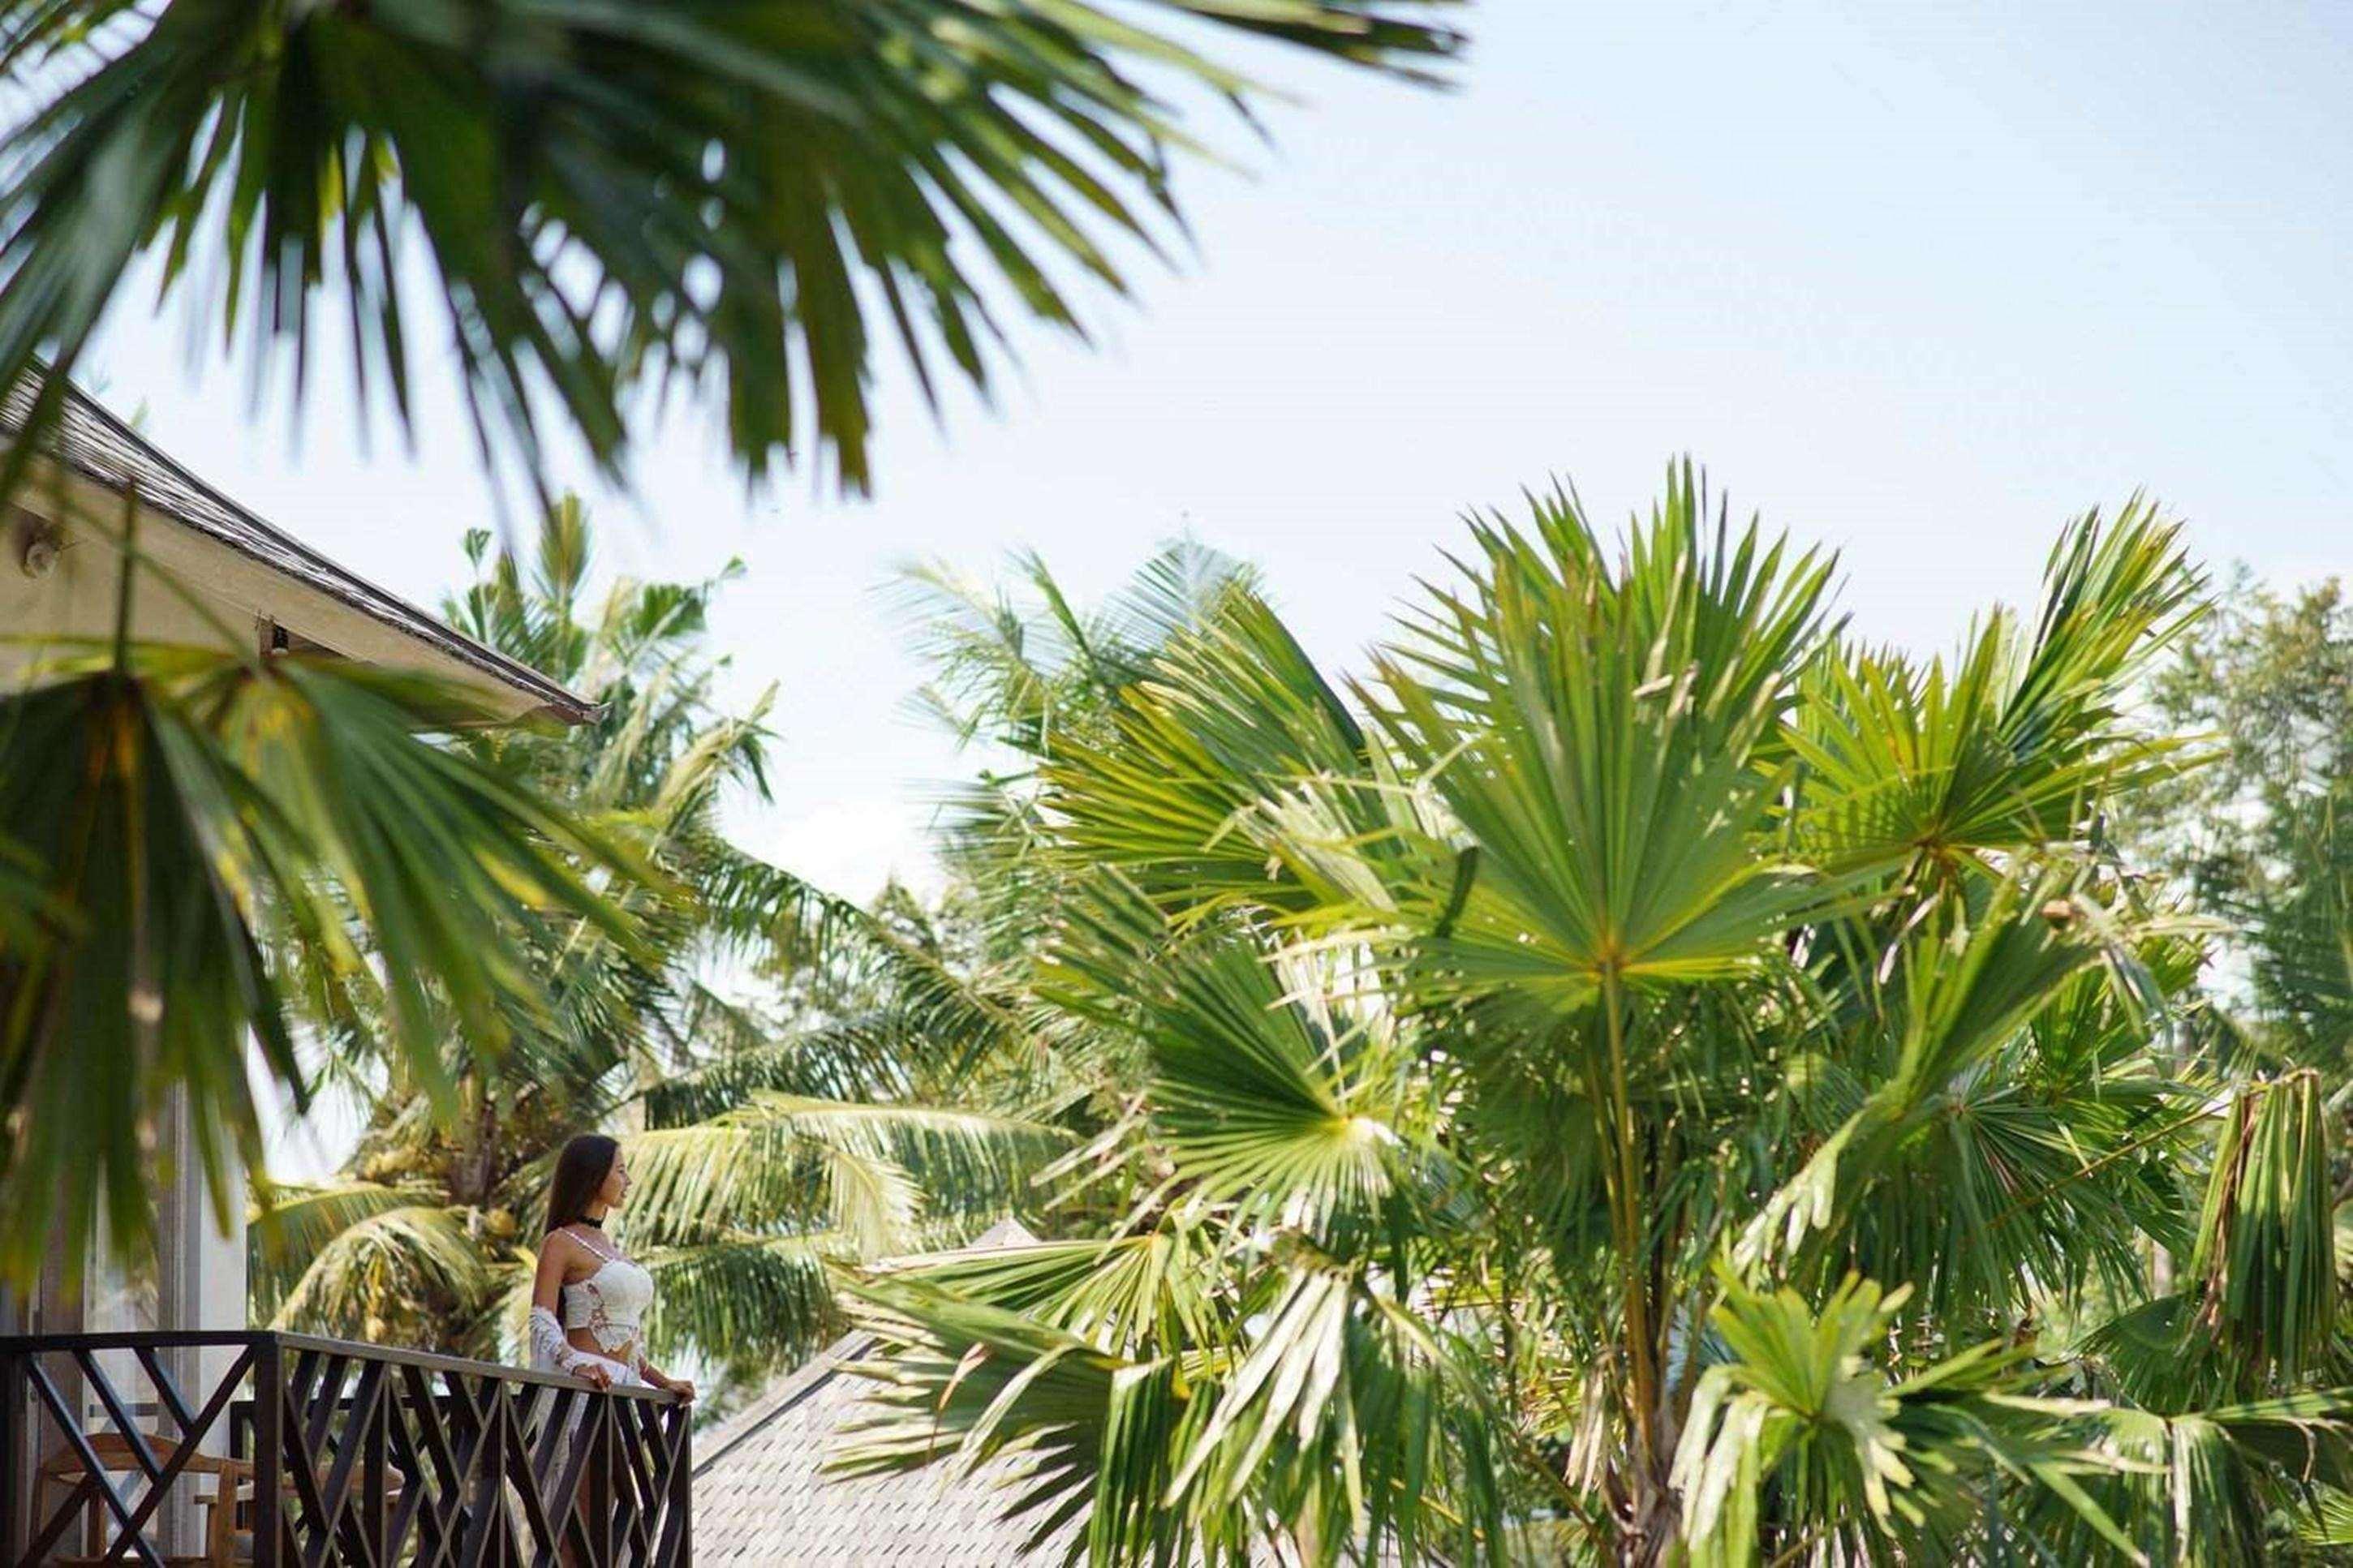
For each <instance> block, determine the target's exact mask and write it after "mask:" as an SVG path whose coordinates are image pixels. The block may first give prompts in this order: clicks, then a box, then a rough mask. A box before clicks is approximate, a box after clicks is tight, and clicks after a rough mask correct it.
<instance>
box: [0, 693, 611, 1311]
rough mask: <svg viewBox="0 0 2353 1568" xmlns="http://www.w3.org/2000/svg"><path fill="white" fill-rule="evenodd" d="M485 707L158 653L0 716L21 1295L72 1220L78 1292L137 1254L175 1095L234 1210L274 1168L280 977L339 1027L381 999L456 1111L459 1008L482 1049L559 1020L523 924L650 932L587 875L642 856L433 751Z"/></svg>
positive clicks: (296, 1077) (193, 1146)
mask: <svg viewBox="0 0 2353 1568" xmlns="http://www.w3.org/2000/svg"><path fill="white" fill-rule="evenodd" d="M467 711H468V708H467V704H466V701H465V700H464V699H463V698H462V697H461V696H459V694H458V693H455V692H453V691H451V690H450V689H448V688H446V687H443V686H441V685H439V684H438V683H433V682H428V681H425V680H422V679H417V678H416V677H412V676H406V675H398V674H393V673H388V672H385V671H382V670H374V669H369V668H362V667H357V666H351V665H344V664H340V663H334V664H330V663H324V662H311V661H308V660H304V659H298V658H281V659H273V660H269V661H268V662H266V663H261V664H256V663H254V662H252V661H250V660H248V659H245V658H238V657H235V656H231V655H226V654H220V653H215V652H210V651H206V650H200V649H195V648H182V647H132V648H128V649H125V650H122V651H121V652H119V653H118V654H117V655H116V657H115V658H113V659H112V660H111V661H108V662H104V663H100V664H98V665H97V666H96V667H95V668H84V669H81V670H79V672H76V671H72V670H64V671H60V672H59V673H58V676H57V678H55V679H49V680H47V681H45V682H41V683H37V684H33V685H30V686H28V687H26V688H25V689H19V690H16V691H14V692H11V693H9V694H7V695H5V697H0V820H5V821H6V822H7V823H8V824H9V826H10V829H11V831H12V832H13V833H14V834H15V835H16V837H17V840H18V842H19V843H20V844H21V846H22V847H23V853H22V854H21V855H19V856H18V857H17V858H16V866H17V867H21V869H16V886H17V887H18V888H19V889H26V888H27V886H28V885H29V890H31V891H33V892H36V893H37V894H38V895H39V901H38V902H37V903H35V904H33V905H32V906H31V912H32V914H33V917H34V918H33V919H32V920H31V921H26V920H23V919H21V918H20V919H18V920H17V921H13V922H11V921H0V1124H5V1126H6V1127H7V1129H8V1131H9V1137H8V1138H7V1140H6V1141H5V1142H0V1279H5V1280H6V1281H7V1282H8V1283H10V1284H12V1285H19V1284H24V1283H26V1282H27V1281H29V1280H30V1279H32V1278H33V1276H34V1274H35V1272H36V1271H37V1270H38V1268H40V1267H41V1261H42V1258H43V1254H44V1252H45V1251H46V1249H47V1247H48V1245H49V1243H50V1241H51V1236H50V1231H51V1227H52V1226H55V1225H58V1224H60V1223H61V1224H63V1225H64V1226H65V1233H64V1236H63V1237H62V1240H63V1245H64V1256H65V1261H66V1264H67V1268H68V1273H67V1278H69V1279H78V1278H79V1277H80V1269H81V1267H82V1264H83V1262H84V1260H85V1258H87V1257H88V1255H89V1250H90V1246H91V1244H92V1241H93V1238H94V1237H96V1235H97V1234H98V1228H97V1227H98V1224H99V1222H100V1221H101V1220H102V1221H103V1224H104V1226H105V1234H106V1235H107V1236H108V1237H110V1238H111V1243H112V1245H113V1246H114V1247H116V1248H118V1249H120V1250H121V1252H122V1253H123V1255H125V1256H143V1255H144V1251H145V1248H146V1247H148V1246H149V1245H150V1244H151V1243H152V1240H153V1225H154V1207H153V1205H154V1194H156V1193H157V1192H158V1191H160V1190H163V1189H164V1187H165V1186H167V1185H168V1180H166V1179H163V1178H159V1176H158V1174H157V1173H155V1172H154V1171H153V1170H152V1169H150V1168H149V1167H150V1164H151V1163H152V1161H153V1158H154V1151H155V1150H156V1149H157V1148H159V1147H163V1146H165V1145H166V1144H167V1142H169V1140H168V1139H167V1138H166V1136H165V1119H166V1118H168V1117H172V1116H174V1115H176V1114H178V1111H177V1110H176V1105H177V1103H178V1102H179V1101H180V1100H182V1099H183V1098H184V1100H185V1118H186V1120H185V1126H186V1127H187V1128H188V1130H189V1131H190V1134H191V1138H190V1141H189V1142H188V1143H187V1144H186V1148H185V1157H186V1158H188V1159H191V1160H193V1161H194V1162H195V1163H196V1165H197V1167H198V1168H199V1169H200V1170H201V1171H202V1173H203V1174H204V1177H205V1179H206V1183H207V1184H208V1186H209V1189H210V1192H211V1194H212V1201H213V1204H214V1205H215V1209H216V1213H217V1214H219V1215H221V1216H222V1217H224V1218H226V1216H227V1213H228V1212H229V1211H228V1203H229V1197H228V1194H229V1190H230V1189H229V1185H228V1180H229V1177H230V1175H231V1174H232V1173H233V1172H234V1171H235V1170H236V1169H237V1168H238V1167H239V1166H240V1165H241V1166H244V1167H247V1168H251V1167H253V1166H255V1165H257V1164H258V1163H259V1157H260V1122H259V1106H258V1104H257V1100H256V1096H255V1091H254V1085H253V1083H252V1081H251V1080H250V1079H249V1078H248V1070H247V1068H248V1064H247V1044H248V1037H249V1038H250V1039H251V1040H253V1041H254V1042H256V1043H257V1044H258V1046H259V1053H260V1058H261V1061H262V1063H263V1064H264V1070H265V1073H266V1076H267V1078H268V1079H269V1080H271V1081H274V1082H275V1083H277V1084H279V1085H281V1086H284V1087H286V1088H288V1089H292V1090H294V1091H295V1092H296V1094H297V1096H298V1098H299V1097H300V1096H301V1093H302V1074H301V1071H300V1069H299V1067H298V1064H297V1062H296V1058H295V1055H294V1046H293V1037H292V1033H291V1029H290V1021H289V1007H290V997H289V995H288V994H287V984H288V982H287V980H286V978H285V973H286V972H285V971H283V970H281V969H280V967H279V963H278V961H279V959H280V958H281V957H284V956H286V955H287V954H289V953H295V954H299V956H300V959H301V970H300V973H301V975H302V977H303V982H304V984H307V985H309V986H310V987H311V988H313V989H314V990H315V991H316V992H317V993H318V994H316V995H315V996H314V997H313V998H312V1000H313V1001H314V1002H315V1003H316V1004H317V1005H319V1006H320V1007H321V1008H322V1010H323V1011H324V1012H326V1013H329V1014H335V1013H339V1012H342V1011H345V1010H346V1000H347V997H346V993H347V988H349V987H351V986H353V985H354V984H366V985H374V984H379V983H380V984H382V985H383V987H384V994H385V1017H386V1020H387V1026H388V1036H389V1037H388V1039H387V1042H386V1043H387V1046H388V1047H389V1048H390V1049H391V1050H393V1051H394V1052H395V1053H396V1055H397V1056H398V1058H400V1059H401V1060H402V1061H403V1062H404V1063H406V1065H407V1067H408V1068H409V1069H410V1070H411V1071H412V1073H413V1074H414V1079H413V1081H415V1082H416V1083H417V1084H419V1085H421V1086H423V1087H424V1088H426V1089H427V1090H428V1091H430V1092H431V1093H433V1094H434V1095H436V1096H439V1097H442V1098H444V1099H445V1100H446V1097H447V1094H448V1088H449V1080H448V1076H447V1073H446V1071H445V1064H444V1062H443V1059H442V1057H441V1054H440V1053H441V1048H442V1040H441V1037H440V1033H439V1029H438V1019H439V1018H440V1017H442V1016H444V1014H443V1011H442V1010H443V1009H445V1008H446V1009H447V1010H448V1014H450V1015H454V1016H457V1017H459V1018H460V1019H462V1020H464V1021H465V1022H466V1024H467V1026H468V1027H469V1029H470V1032H471V1033H472V1034H473V1036H474V1037H476V1038H477V1039H479V1040H480V1042H481V1043H482V1046H483V1047H484V1048H485V1049H490V1050H495V1049H497V1048H498V1047H499V1046H500V1045H501V1042H502V1041H503V1040H505V1039H506V1038H507V1037H508V1036H509V1033H510V1031H511V1029H512V1026H513V1023H514V1022H515V1021H516V1020H528V1019H530V1018H533V1017H536V1016H543V1012H544V1006H545V998H544V994H543V988H542V986H541V984H540V982H539V979H538V977H537V976H536V975H535V974H534V973H533V972H532V970H531V968H530V967H529V965H528V964H527V963H524V962H522V959H521V958H520V956H519V952H520V949H519V947H518V935H519V933H520V931H522V930H523V929H524V928H526V927H529V926H530V925H532V924H533V923H535V922H538V921H543V920H544V919H546V918H549V917H550V916H552V915H554V914H557V913H559V912H560V913H561V914H563V915H565V916H568V917H570V918H572V919H575V920H578V921H585V922H586V923H587V924H588V925H590V926H591V927H593V928H596V929H597V930H599V931H602V932H603V934H604V935H605V936H606V937H607V938H608V939H609V940H612V941H615V942H620V943H622V944H624V945H627V944H628V942H630V941H632V940H633V938H632V936H631V933H630V931H629V929H628V926H627V924H626V923H625V922H624V921H623V920H622V918H621V916H620V915H619V914H618V913H617V911H616V910H613V909H612V908H611V907H610V906H609V905H608V904H607V901H606V900H604V898H602V897H601V896H600V895H599V893H598V891H597V890H596V889H595V888H594V887H592V886H591V885H590V882H589V881H588V880H587V879H586V874H585V873H584V871H583V869H582V868H584V867H585V868H608V869H610V868H625V867H628V868H634V867H635V866H636V864H637V863H636V861H635V859H634V858H633V857H631V856H630V855H629V854H628V852H627V851H626V850H624V849H622V848H621V847H619V846H617V845H616V844H614V843H612V842H611V841H609V840H607V839H606V838H604V837H601V836H599V835H597V834H596V833H594V832H592V831H591V830H589V829H587V828H585V827H583V826H580V825H579V824H578V823H577V822H575V820H573V819H572V818H571V817H569V816H567V815H566V814H565V812H564V811H563V810H561V809H560V808H558V807H557V806H555V805H552V804H550V803H549V802H548V801H547V800H546V799H545V798H544V797H543V796H541V795H538V794H537V793H535V792H534V791H533V790H532V789H530V788H529V787H527V786H525V785H523V784H519V783H517V782H516V781H514V780H513V779H512V778H510V777H507V776H504V775H502V774H501V773H498V772H495V771H493V770H491V769H490V768H487V767H484V766H482V765H481V764H480V763H477V762H475V761H473V760H472V759H470V758H469V757H468V756H466V755H465V754H464V753H463V752H458V751H455V750H452V749H450V748H448V747H444V746H440V745H436V744H434V743H433V742H431V741H429V740H428V739H427V738H426V737H425V736H424V735H423V734H421V733H420V732H419V731H422V730H425V729H428V728H433V727H438V726H443V725H446V724H447V723H448V721H449V720H450V719H451V718H452V716H453V715H459V716H462V715H463V714H464V713H465V712H467ZM6 896H7V895H6V894H5V893H0V898H5V897H6ZM20 907H21V906H20ZM354 914H355V915H356V917H357V920H358V922H359V924H358V927H357V928H356V929H357V930H360V931H364V933H365V935H366V937H367V939H368V941H369V942H370V943H371V944H372V945H373V948H374V952H375V955H376V958H377V960H378V962H377V963H375V964H374V965H372V966H370V965H366V964H364V962H363V954H362V952H361V951H360V948H359V947H358V945H357V944H356V943H355V942H354V940H353V935H354V928H353V926H351V925H350V924H349V923H348V921H349V920H350V918H351V917H352V916H353V915H354ZM370 968H373V970H374V972H375V973H374V974H373V975H370V974H369V973H368V970H369V969H370Z"/></svg>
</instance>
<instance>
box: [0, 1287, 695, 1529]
mask: <svg viewBox="0 0 2353 1568" xmlns="http://www.w3.org/2000/svg"><path fill="white" fill-rule="evenodd" d="M126 1358H127V1362H126ZM206 1362H209V1363H213V1366H214V1369H215V1370H213V1371H210V1372H208V1373H207V1374H206V1375H205V1376H204V1377H202V1378H200V1379H197V1380H196V1381H197V1382H199V1383H200V1384H202V1386H201V1388H200V1389H199V1390H198V1391H197V1392H196V1393H195V1394H194V1396H193V1397H192V1396H191V1394H190V1393H189V1391H188V1389H187V1388H186V1387H185V1382H186V1381H187V1378H188V1374H187V1371H186V1369H187V1368H188V1367H189V1366H191V1365H194V1364H201V1363H206ZM688 1416H689V1412H688V1410H687V1408H686V1407H685V1406H684V1405H681V1404H680V1403H679V1402H678V1401H677V1400H676V1399H675V1398H674V1397H672V1396H671V1395H670V1394H662V1393H658V1392H655V1391H652V1390H637V1389H632V1390H617V1391H614V1392H612V1393H598V1392H596V1391H594V1390H591V1389H589V1388H588V1387H586V1385H585V1384H579V1383H576V1382H575V1381H573V1380H572V1379H570V1378H565V1377H559V1376H555V1375H553V1374H550V1373H538V1372H529V1371H524V1370H522V1369H519V1368H515V1367H508V1366H496V1365H492V1364H491V1363H484V1362H475V1361H464V1360H460V1359H459V1358H457V1357H455V1356H442V1355H433V1354H428V1353H426V1352H417V1351H404V1350H394V1349H390V1348H387V1347H385V1346H379V1345H362V1344H352V1343H348V1342H343V1341H340V1340H324V1339H316V1338H312V1337H311V1336H309V1335H303V1334H286V1333H276V1332H267V1331H250V1332H238V1333H205V1332H156V1333H118V1334H67V1335H51V1336H42V1337H35V1338H0V1562H6V1563H48V1562H55V1561H57V1560H58V1559H60V1558H63V1557H85V1556H88V1557H103V1558H107V1559H110V1560H113V1561H121V1562H135V1563H148V1564H153V1565H156V1568H161V1565H162V1564H164V1563H165V1562H166V1560H167V1559H169V1560H171V1561H174V1562H179V1563H192V1562H194V1563H211V1562H220V1563H242V1562H252V1563H263V1564H281V1563H282V1564H295V1563H301V1564H305V1565H311V1564H324V1563H353V1564H367V1565H371V1568H373V1565H375V1564H386V1565H389V1564H394V1563H415V1564H419V1565H424V1564H442V1563H448V1564H465V1565H468V1568H471V1565H473V1564H500V1565H504V1564H522V1563H531V1564H547V1565H550V1568H553V1565H554V1564H557V1563H580V1564H594V1565H598V1568H601V1565H603V1564H607V1563H628V1564H646V1565H649V1568H668V1565H670V1564H673V1563H687V1562H689V1561H690V1560H691V1550H692V1547H691V1511H692V1510H691V1497H690V1490H689V1488H690V1477H691V1473H692V1468H693V1467H692V1463H691V1454H690V1449H689V1426H690V1423H689V1419H688ZM174 1498H177V1499H179V1500H180V1501H179V1502H178V1503H177V1505H176V1506H175V1505H174V1501H173V1500H174ZM199 1511H201V1512H202V1513H203V1518H202V1520H201V1521H197V1520H195V1519H193V1518H192V1517H191V1516H192V1515H194V1514H195V1513H197V1512H199Z"/></svg>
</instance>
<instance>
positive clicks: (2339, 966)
mask: <svg viewBox="0 0 2353 1568" xmlns="http://www.w3.org/2000/svg"><path fill="white" fill-rule="evenodd" d="M2150 697H2151V703H2152V706H2153V708H2154V709H2155V710H2156V712H2157V714H2158V717H2159V720H2160V721H2161V722H2163V723H2164V724H2165V725H2167V726H2168V727H2169V728H2171V729H2172V730H2174V731H2177V732H2180V733H2191V732H2202V733H2205V734H2207V735H2209V736H2210V737H2211V738H2212V740H2213V742H2214V743H2215V744H2216V746H2217V747H2218V755H2217V758H2216V760H2215V762H2214V764H2213V765H2212V766H2211V767H2207V768H2203V769H2200V770H2199V771H2198V772H2196V773H2191V774H2189V775H2188V776H2186V777H2185V778H2183V779H2181V780H2179V782H2177V783H2175V784H2172V785H2171V786H2170V787H2168V789H2166V790H2165V791H2163V792H2161V793H2160V794H2158V795H2157V796H2155V797H2154V798H2153V799H2151V800H2150V801H2148V802H2147V803H2146V805H2143V806H2142V808H2141V811H2142V815H2141V816H2138V817H2137V820H2136V821H2135V822H2134V824H2133V826H2134V827H2135V829H2136V830H2137V832H2138V833H2139V834H2140V835H2141V836H2142V837H2143V838H2144V839H2145V840H2147V841H2148V842H2150V843H2151V844H2152V846H2153V847H2154V848H2155V850H2156V852H2157V853H2158V854H2159V855H2160V856H2161V857H2162V858H2164V859H2165V861H2166V862H2167V863H2168V868H2169V869H2171V870H2172V871H2173V872H2174V874H2175V875H2176V877H2177V878H2178V879H2179V880H2180V881H2181V882H2182V883H2184V884H2186V886H2187V887H2188V888H2189V889H2190V891H2191V893H2192V895H2193V898H2194V901H2195V902H2196V903H2197V905H2198V907H2200V909H2202V910H2207V911H2209V912H2211V913H2212V914H2214V915H2215V916H2217V917H2219V918H2220V919H2221V920H2222V921H2224V922H2225V923H2226V925H2227V926H2228V928H2229V934H2228V936H2227V937H2226V938H2225V940H2224V942H2223V956H2224V960H2225V962H2224V964H2223V973H2222V975H2221V982H2220V983H2221V987H2222V989H2223V992H2224V994H2225V999H2226V1001H2229V1002H2232V1003H2235V1004H2237V1005H2238V1011H2239V1014H2240V1019H2241V1023H2242V1039H2241V1043H2242V1044H2251V1045H2253V1047H2256V1048H2257V1049H2258V1050H2259V1051H2260V1052H2261V1053H2263V1055H2264V1056H2266V1057H2268V1058H2273V1059H2277V1060H2284V1061H2289V1062H2298V1063H2310V1064H2313V1065H2316V1066H2321V1067H2324V1068H2327V1069H2328V1071H2329V1073H2330V1074H2331V1076H2332V1078H2333V1079H2338V1080H2341V1079H2344V1078H2345V1077H2346V1075H2347V1074H2348V1072H2353V604H2348V602H2347V600H2346V596H2345V588H2344V584H2342V582H2340V581H2339V580H2338V579H2337V578H2335V577H2330V578H2327V580H2325V581H2323V582H2319V583H2312V584H2304V585H2302V586H2299V587H2296V588H2294V589H2290V590H2286V591H2279V590H2274V589H2272V588H2268V587H2265V586H2263V585H2262V584H2258V583H2256V582H2255V581H2253V579H2252V578H2250V577H2249V576H2247V575H2246V574H2244V573H2243V572H2242V573H2241V574H2239V576H2238V577H2237V578H2236V579H2234V580H2233V582H2232V584H2231V585H2230V587H2229V590H2228V592H2226V593H2225V594H2223V595H2221V601H2220V603H2219V605H2218V606H2217V608H2216V610H2215V613H2214V614H2213V615H2212V616H2210V617H2208V618H2207V619H2206V620H2205V621H2203V622H2201V623H2200V625H2199V626H2196V627H2195V628H2193V629H2192V631H2191V633H2190V635H2189V637H2186V638H2185V639H2184V640H2183V642H2182V644H2181V646H2180V647H2179V651H2178V652H2177V654H2176V655H2175V657H2174V658H2171V659H2170V660H2168V662H2167V663H2166V664H2165V665H2163V666H2162V667H2161V668H2159V669H2158V672H2157V674H2156V676H2155V678H2154V679H2153V680H2152V681H2151V683H2150Z"/></svg>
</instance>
